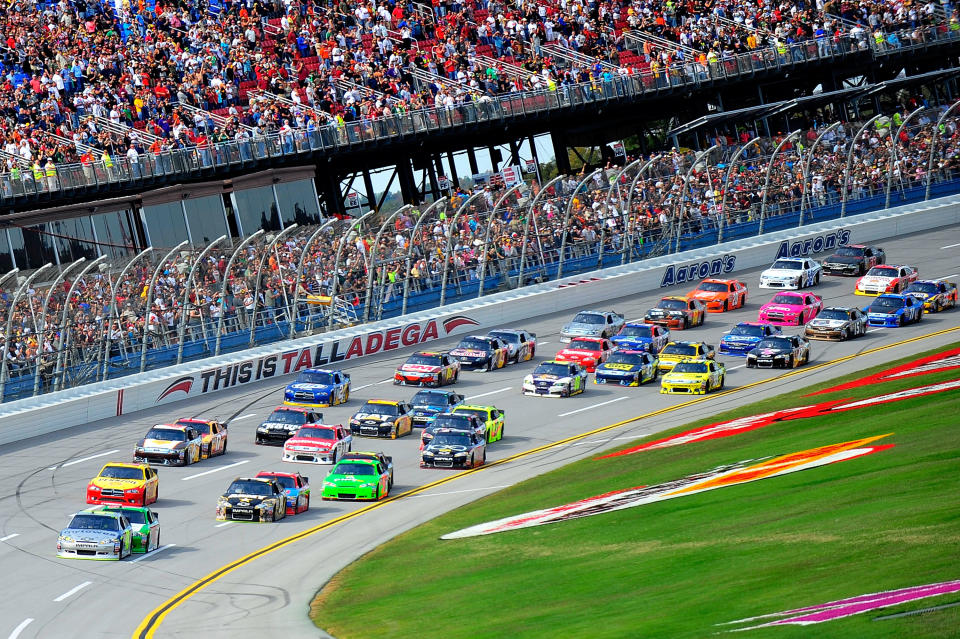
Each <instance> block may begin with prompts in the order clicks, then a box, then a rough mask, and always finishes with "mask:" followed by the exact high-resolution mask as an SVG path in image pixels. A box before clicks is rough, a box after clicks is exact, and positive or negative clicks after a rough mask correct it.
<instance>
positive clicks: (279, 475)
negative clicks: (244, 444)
mask: <svg viewBox="0 0 960 639" xmlns="http://www.w3.org/2000/svg"><path fill="white" fill-rule="evenodd" d="M257 477H263V478H264V479H273V480H276V482H277V483H278V484H280V485H281V486H283V494H284V495H286V496H287V514H288V515H299V514H300V513H305V512H307V511H308V510H309V509H310V480H309V479H308V478H306V477H304V476H303V475H301V474H300V473H287V472H276V471H272V470H261V471H260V472H259V473H257Z"/></svg>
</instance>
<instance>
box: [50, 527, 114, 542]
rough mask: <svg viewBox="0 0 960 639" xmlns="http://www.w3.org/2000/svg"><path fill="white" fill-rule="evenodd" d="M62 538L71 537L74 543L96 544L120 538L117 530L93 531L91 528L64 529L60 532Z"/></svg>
mask: <svg viewBox="0 0 960 639" xmlns="http://www.w3.org/2000/svg"><path fill="white" fill-rule="evenodd" d="M60 536H61V537H70V538H71V539H73V540H74V541H91V542H94V543H97V542H105V541H114V540H115V539H117V538H119V537H120V532H119V531H117V530H91V529H89V528H64V529H63V530H61V531H60Z"/></svg>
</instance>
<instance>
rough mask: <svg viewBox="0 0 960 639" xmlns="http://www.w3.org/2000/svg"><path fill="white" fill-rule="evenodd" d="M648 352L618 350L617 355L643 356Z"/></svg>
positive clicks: (627, 349) (628, 349) (626, 349)
mask: <svg viewBox="0 0 960 639" xmlns="http://www.w3.org/2000/svg"><path fill="white" fill-rule="evenodd" d="M646 352H647V351H637V350H633V349H630V348H618V349H617V352H616V355H643V354H644V353H646Z"/></svg>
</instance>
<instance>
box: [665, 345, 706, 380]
mask: <svg viewBox="0 0 960 639" xmlns="http://www.w3.org/2000/svg"><path fill="white" fill-rule="evenodd" d="M716 355H717V352H716V350H714V348H713V346H711V345H710V344H706V343H704V342H670V343H669V344H667V345H666V346H664V347H663V350H662V351H660V358H659V361H658V362H657V368H659V369H660V372H661V373H663V372H666V371H670V370H673V367H674V366H676V365H677V364H679V363H681V362H690V361H694V360H698V359H713V358H714V357H716Z"/></svg>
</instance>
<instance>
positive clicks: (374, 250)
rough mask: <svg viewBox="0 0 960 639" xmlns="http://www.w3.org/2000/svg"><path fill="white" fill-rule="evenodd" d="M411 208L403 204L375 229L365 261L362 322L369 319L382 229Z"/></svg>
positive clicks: (411, 206)
mask: <svg viewBox="0 0 960 639" xmlns="http://www.w3.org/2000/svg"><path fill="white" fill-rule="evenodd" d="M412 208H413V205H412V204H404V205H403V206H401V207H400V208H399V209H397V210H396V211H394V212H393V213H391V214H390V215H388V216H387V219H385V220H384V221H383V224H381V225H380V228H379V229H377V235H376V237H375V238H374V240H373V246H371V247H370V256H369V261H368V262H367V293H366V295H365V297H364V302H363V323H364V324H366V323H367V322H369V321H370V305H371V302H372V298H373V280H374V278H375V277H376V273H375V270H376V269H375V267H376V266H377V256H378V255H379V254H380V238H381V237H382V236H383V231H384V229H385V228H387V226H389V225H390V224H391V223H392V222H393V221H394V220H395V219H397V217H399V216H400V213H402V212H403V211H405V210H408V209H412ZM381 281H382V278H381Z"/></svg>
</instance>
